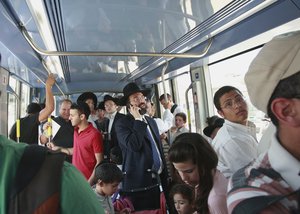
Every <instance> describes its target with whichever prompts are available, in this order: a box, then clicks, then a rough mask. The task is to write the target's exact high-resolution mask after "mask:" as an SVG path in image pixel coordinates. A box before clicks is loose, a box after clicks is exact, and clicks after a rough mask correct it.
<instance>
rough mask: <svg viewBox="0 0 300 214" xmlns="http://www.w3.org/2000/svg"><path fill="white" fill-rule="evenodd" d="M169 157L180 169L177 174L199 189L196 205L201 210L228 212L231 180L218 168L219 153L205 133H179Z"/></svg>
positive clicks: (195, 207) (214, 213) (197, 190)
mask: <svg viewBox="0 0 300 214" xmlns="http://www.w3.org/2000/svg"><path fill="white" fill-rule="evenodd" d="M168 157H169V160H170V162H171V163H172V164H173V166H174V168H175V170H176V174H175V176H179V177H180V178H181V180H182V181H183V182H185V183H186V184H187V185H189V186H191V187H193V188H194V189H195V200H194V204H193V207H194V209H195V210H196V211H197V212H198V213H210V214H216V213H218V214H222V213H224V214H226V213H227V207H226V190H227V182H228V181H227V179H226V178H225V177H224V175H223V174H222V173H221V172H220V171H219V170H218V169H217V164H218V156H217V154H216V153H215V151H214V149H213V148H212V147H211V145H210V144H209V143H208V142H207V141H206V140H205V139H204V137H202V136H201V135H200V134H197V133H183V134H181V135H179V136H178V137H177V138H176V139H175V141H174V143H173V144H172V145H171V148H170V150H169V156H168ZM174 180H176V177H175V178H174Z"/></svg>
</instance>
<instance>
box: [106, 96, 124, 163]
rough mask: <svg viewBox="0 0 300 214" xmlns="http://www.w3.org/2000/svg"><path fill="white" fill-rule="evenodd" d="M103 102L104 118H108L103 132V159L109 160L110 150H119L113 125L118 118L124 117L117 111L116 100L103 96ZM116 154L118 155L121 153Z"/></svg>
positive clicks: (117, 101)
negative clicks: (114, 148)
mask: <svg viewBox="0 0 300 214" xmlns="http://www.w3.org/2000/svg"><path fill="white" fill-rule="evenodd" d="M103 102H104V108H105V111H106V117H107V118H108V120H107V121H106V124H105V132H104V158H109V157H110V150H111V148H113V147H116V149H118V150H120V147H119V144H118V139H117V134H116V131H115V124H116V122H117V121H118V120H119V119H120V118H122V117H124V116H125V115H124V114H121V113H119V112H118V111H117V109H118V105H119V99H118V98H114V97H112V96H110V95H108V94H107V95H105V96H104V100H103ZM118 153H119V154H120V153H121V151H120V152H118Z"/></svg>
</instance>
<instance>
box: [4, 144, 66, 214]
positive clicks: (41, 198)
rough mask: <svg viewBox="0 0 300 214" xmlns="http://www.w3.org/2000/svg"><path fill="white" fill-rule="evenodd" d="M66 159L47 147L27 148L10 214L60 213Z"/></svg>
mask: <svg viewBox="0 0 300 214" xmlns="http://www.w3.org/2000/svg"><path fill="white" fill-rule="evenodd" d="M64 158H65V155H64V154H62V153H55V152H53V151H50V150H48V149H46V148H45V147H41V146H38V145H29V146H27V147H26V148H25V150H24V153H23V156H22V157H21V160H20V162H19V165H18V168H17V172H16V175H15V178H14V181H13V185H12V190H11V192H10V199H9V206H8V213H9V214H17V213H22V214H26V213H35V214H39V213H41V214H54V213H59V210H60V187H61V175H62V167H63V162H64Z"/></svg>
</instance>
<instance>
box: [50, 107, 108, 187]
mask: <svg viewBox="0 0 300 214" xmlns="http://www.w3.org/2000/svg"><path fill="white" fill-rule="evenodd" d="M89 114H90V109H89V107H88V105H87V104H86V103H83V102H78V103H77V104H76V103H73V104H72V106H71V110H70V120H71V123H72V126H74V127H75V129H74V146H73V148H62V147H59V146H54V147H53V148H52V149H53V150H60V151H61V152H64V153H66V154H68V155H73V157H72V164H73V165H74V166H75V167H76V168H77V169H78V170H79V171H80V172H82V174H83V175H84V176H85V178H86V179H87V180H88V182H89V183H90V184H91V185H92V184H93V182H94V175H95V167H96V166H97V164H99V163H100V162H101V161H102V160H103V140H102V135H101V133H100V132H99V131H98V130H97V129H96V128H94V127H93V125H92V124H91V123H89V122H88V121H87V118H88V117H89Z"/></svg>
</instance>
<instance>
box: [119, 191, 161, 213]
mask: <svg viewBox="0 0 300 214" xmlns="http://www.w3.org/2000/svg"><path fill="white" fill-rule="evenodd" d="M124 195H126V196H128V197H129V198H130V200H131V201H132V204H133V207H134V209H135V210H136V211H141V210H155V209H160V190H159V187H154V188H152V189H149V190H146V191H140V192H130V193H129V192H126V193H124Z"/></svg>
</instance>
